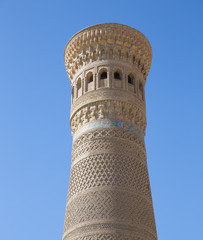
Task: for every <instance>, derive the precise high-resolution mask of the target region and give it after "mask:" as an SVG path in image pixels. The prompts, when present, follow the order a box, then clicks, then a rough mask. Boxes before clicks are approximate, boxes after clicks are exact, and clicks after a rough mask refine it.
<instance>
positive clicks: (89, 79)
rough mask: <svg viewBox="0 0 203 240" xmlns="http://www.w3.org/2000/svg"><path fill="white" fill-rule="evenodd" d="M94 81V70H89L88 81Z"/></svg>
mask: <svg viewBox="0 0 203 240" xmlns="http://www.w3.org/2000/svg"><path fill="white" fill-rule="evenodd" d="M91 82H93V73H92V72H88V74H87V83H91Z"/></svg>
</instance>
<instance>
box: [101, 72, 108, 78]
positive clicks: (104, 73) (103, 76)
mask: <svg viewBox="0 0 203 240" xmlns="http://www.w3.org/2000/svg"><path fill="white" fill-rule="evenodd" d="M106 78H107V72H106V71H103V72H102V73H101V75H100V79H106Z"/></svg>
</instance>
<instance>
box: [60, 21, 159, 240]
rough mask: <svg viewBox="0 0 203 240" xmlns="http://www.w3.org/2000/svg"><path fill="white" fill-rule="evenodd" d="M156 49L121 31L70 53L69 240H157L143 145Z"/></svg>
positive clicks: (90, 34) (82, 42) (94, 36)
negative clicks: (147, 92)
mask: <svg viewBox="0 0 203 240" xmlns="http://www.w3.org/2000/svg"><path fill="white" fill-rule="evenodd" d="M151 56H152V52H151V47H150V44H149V42H148V40H147V39H146V38H145V36H144V35H143V34H141V33H140V32H138V31H136V30H134V29H132V28H129V27H127V26H124V25H120V24H111V23H110V24H109V23H107V24H101V25H95V26H91V27H89V28H86V29H84V30H82V31H80V32H79V33H78V34H76V35H75V36H74V37H73V38H72V39H71V40H70V42H69V43H68V44H67V46H66V49H65V56H64V57H65V64H66V69H67V73H68V75H69V78H70V80H71V85H72V92H71V95H72V109H71V120H70V124H71V130H72V135H73V145H72V155H71V160H72V165H71V174H70V182H69V190H68V199H67V205H66V214H65V222H64V233H63V240H157V233H156V226H155V219H154V210H153V203H152V197H151V189H150V181H149V175H148V168H147V157H146V149H145V142H144V135H145V128H146V111H145V94H144V86H145V83H146V76H147V74H148V72H149V68H150V65H151Z"/></svg>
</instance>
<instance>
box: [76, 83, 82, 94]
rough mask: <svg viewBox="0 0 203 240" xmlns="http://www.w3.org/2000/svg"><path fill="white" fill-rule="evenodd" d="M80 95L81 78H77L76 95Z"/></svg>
mask: <svg viewBox="0 0 203 240" xmlns="http://www.w3.org/2000/svg"><path fill="white" fill-rule="evenodd" d="M81 95H82V87H81V78H78V81H77V97H80V96H81Z"/></svg>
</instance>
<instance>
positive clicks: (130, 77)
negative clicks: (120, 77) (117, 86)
mask: <svg viewBox="0 0 203 240" xmlns="http://www.w3.org/2000/svg"><path fill="white" fill-rule="evenodd" d="M128 83H129V84H132V85H134V84H135V79H134V76H133V74H132V73H130V74H128Z"/></svg>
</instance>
